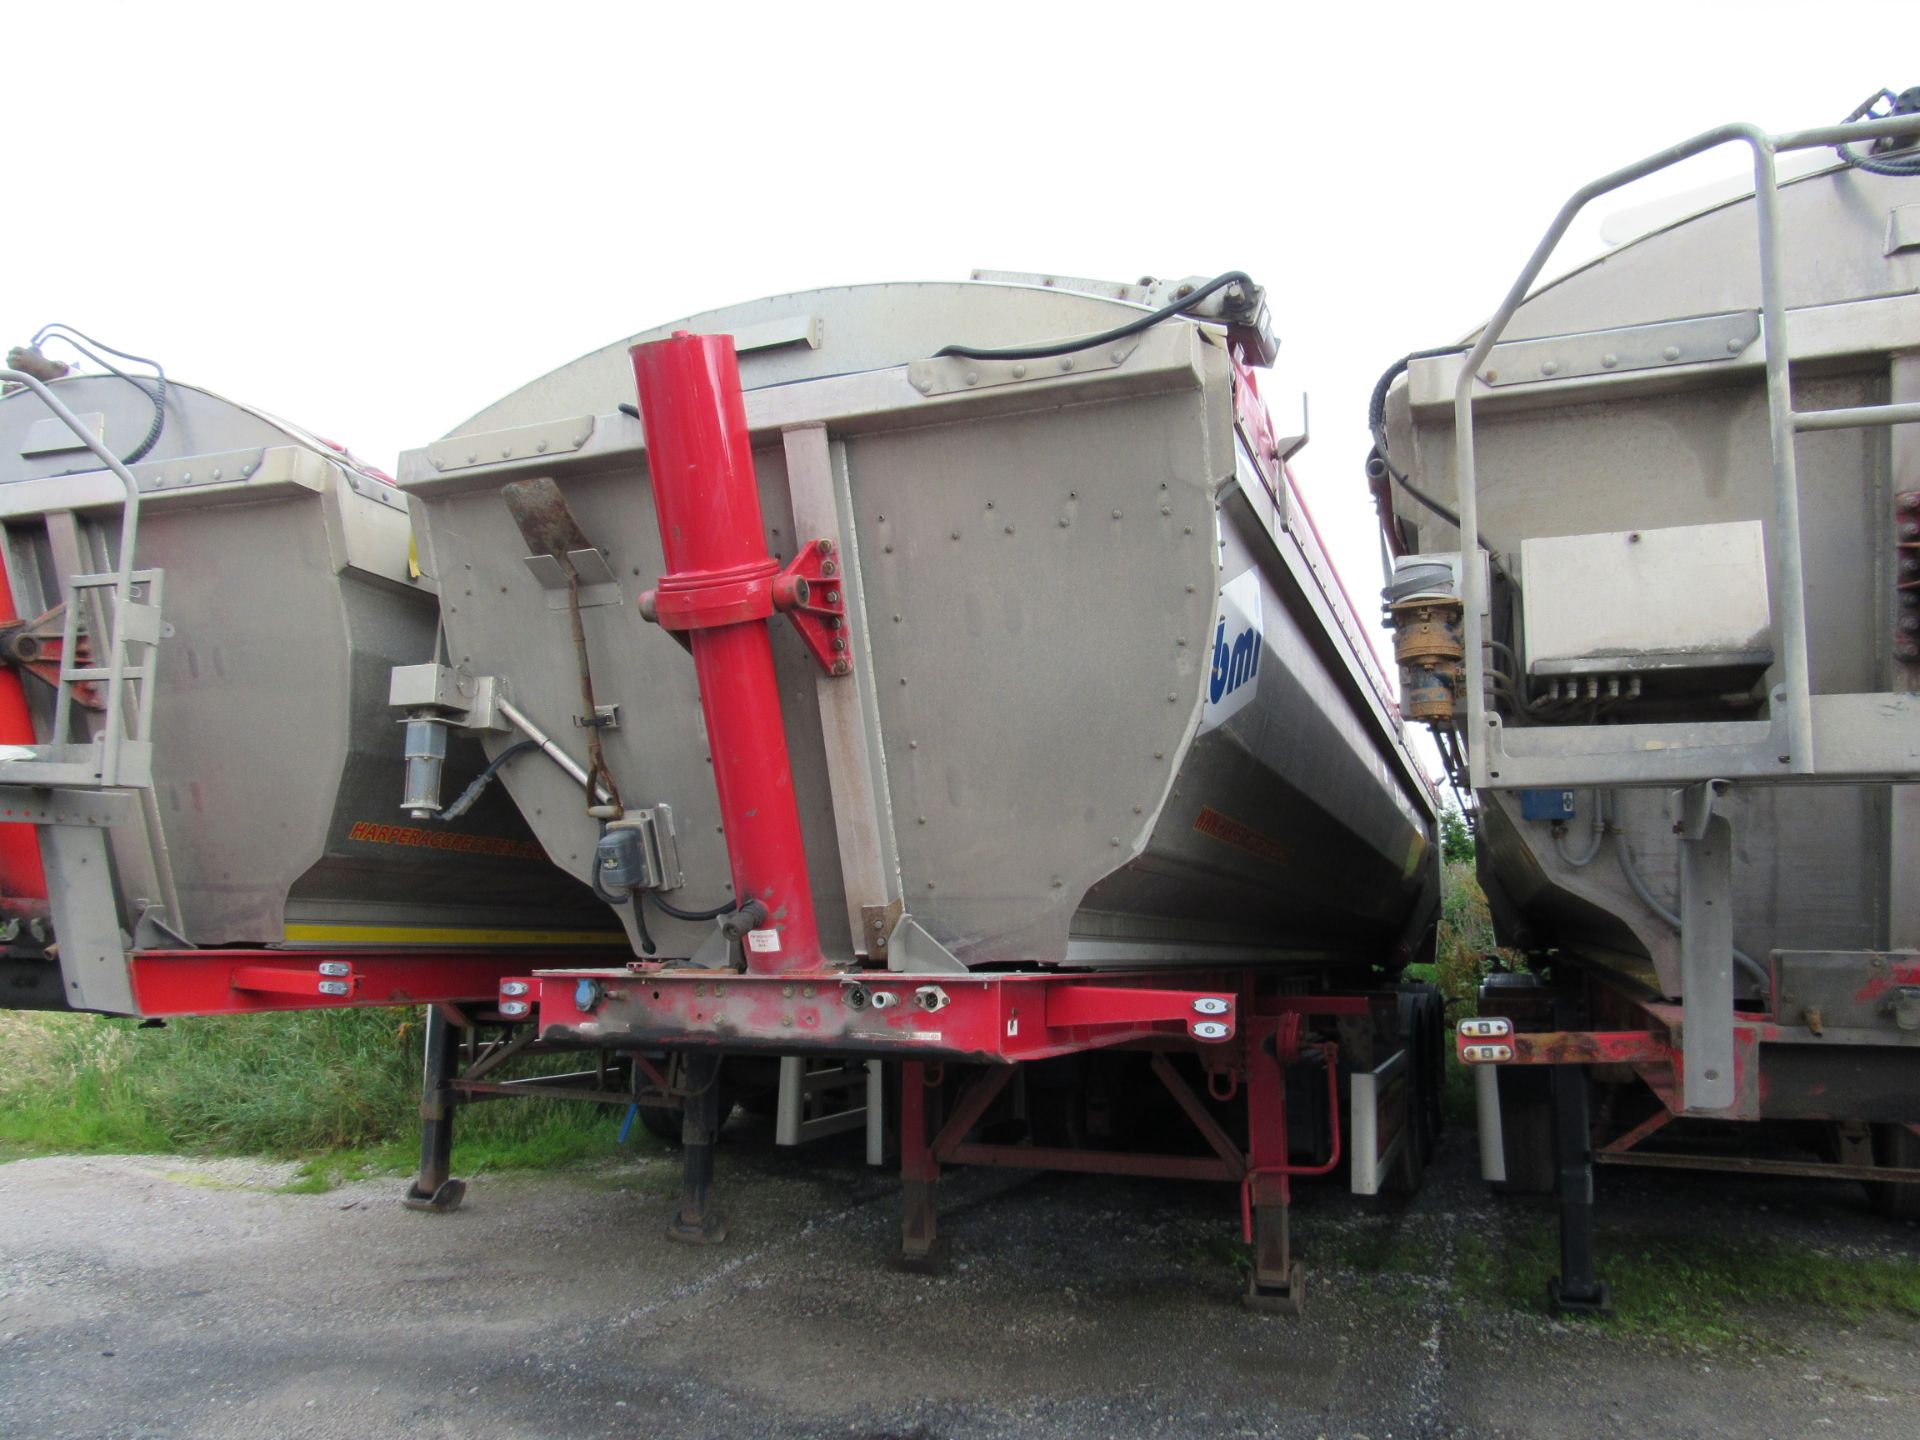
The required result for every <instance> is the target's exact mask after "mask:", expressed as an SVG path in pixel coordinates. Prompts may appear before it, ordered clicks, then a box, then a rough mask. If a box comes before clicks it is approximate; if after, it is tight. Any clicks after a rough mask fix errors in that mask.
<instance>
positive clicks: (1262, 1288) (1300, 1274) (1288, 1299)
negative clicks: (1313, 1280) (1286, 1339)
mask: <svg viewBox="0 0 1920 1440" xmlns="http://www.w3.org/2000/svg"><path fill="white" fill-rule="evenodd" d="M1240 1301H1241V1303H1242V1304H1243V1305H1245V1306H1246V1307H1247V1309H1249V1310H1258V1311H1260V1312H1261V1313H1262V1314H1266V1315H1298V1314H1299V1313H1300V1311H1301V1309H1302V1308H1303V1307H1304V1306H1305V1305H1306V1302H1307V1272H1306V1269H1305V1267H1303V1266H1302V1265H1301V1264H1300V1262H1299V1261H1297V1260H1296V1261H1294V1263H1293V1265H1292V1267H1291V1268H1289V1269H1288V1271H1287V1283H1286V1284H1284V1285H1263V1284H1261V1283H1260V1281H1259V1280H1258V1279H1257V1278H1256V1279H1255V1280H1254V1281H1253V1282H1252V1283H1251V1284H1249V1285H1248V1286H1247V1293H1246V1294H1244V1295H1242V1296H1241V1297H1240Z"/></svg>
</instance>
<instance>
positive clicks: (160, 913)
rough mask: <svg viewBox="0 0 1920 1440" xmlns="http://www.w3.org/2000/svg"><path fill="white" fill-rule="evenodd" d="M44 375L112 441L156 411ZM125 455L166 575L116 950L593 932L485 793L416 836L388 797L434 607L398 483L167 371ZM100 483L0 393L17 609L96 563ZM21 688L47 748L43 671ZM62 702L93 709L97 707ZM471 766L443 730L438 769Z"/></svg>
mask: <svg viewBox="0 0 1920 1440" xmlns="http://www.w3.org/2000/svg"><path fill="white" fill-rule="evenodd" d="M52 390H53V393H54V394H55V395H56V396H57V397H58V398H59V399H60V400H62V401H63V402H64V403H65V404H66V406H67V407H68V408H69V409H70V410H72V411H74V412H76V413H77V414H78V415H79V416H80V418H81V419H82V420H83V421H85V422H86V423H87V424H89V425H90V426H91V427H92V429H93V431H94V433H95V434H96V436H98V437H99V438H101V439H103V440H104V442H105V443H106V445H107V446H108V448H110V449H112V450H114V451H115V453H117V454H126V453H129V452H130V451H132V450H133V448H134V446H135V445H136V444H138V443H139V442H140V440H141V439H142V438H143V437H144V436H145V435H146V433H147V430H148V427H149V425H150V424H151V422H152V420H153V413H154V412H153V406H152V403H151V402H150V400H149V399H148V398H147V397H146V396H145V395H144V394H142V393H140V392H139V391H137V390H136V389H135V388H134V387H133V386H132V385H130V384H129V383H128V382H126V381H124V380H120V379H117V378H114V377H110V376H72V377H69V378H66V379H62V380H57V381H55V382H53V385H52ZM132 469H133V473H134V475H135V476H136V478H137V479H138V481H139V483H140V488H141V496H142V498H141V517H140V524H139V530H138V534H137V537H136V539H135V543H134V551H135V564H136V566H137V567H138V568H139V569H140V570H143V571H144V570H153V569H157V570H159V571H161V572H162V574H163V594H162V595H161V597H160V609H161V615H162V619H163V622H164V625H165V629H164V631H163V633H162V638H161V641H160V644H159V646H158V647H157V651H156V653H157V657H158V658H157V662H156V664H157V668H156V679H155V693H154V703H153V714H152V734H151V739H152V742H153V750H152V763H151V776H152V783H151V785H150V786H142V787H137V796H138V801H139V815H140V819H139V821H138V822H137V823H131V824H123V825H118V826H116V827H114V828H113V829H112V830H111V831H110V832H108V833H109V844H110V847H111V855H112V863H113V868H114V873H115V880H116V884H115V892H114V893H115V898H116V900H117V902H118V904H119V906H120V910H121V914H120V926H121V928H122V930H123V931H124V932H125V933H126V934H127V935H129V936H131V937H133V942H134V945H135V947H136V948H159V949H169V948H177V947H179V946H180V945H181V944H182V943H183V942H185V943H187V944H192V945H199V946H215V945H255V946H258V945H306V946H329V947H334V946H342V945H347V946H351V945H375V946H383V947H391V946H395V945H410V944H448V943H454V944H461V945H469V946H470V945H479V944H497V943H502V942H507V941H526V940H530V939H533V938H535V937H536V934H538V935H540V936H541V937H542V938H544V939H546V940H547V941H549V942H559V941H563V940H565V939H566V938H569V937H575V936H581V935H584V934H587V933H590V932H591V933H594V934H595V937H596V938H597V939H599V940H602V941H604V940H605V938H606V931H607V926H606V922H605V917H604V912H603V908H602V907H601V906H600V905H599V904H598V902H596V901H594V899H593V898H592V896H591V894H590V893H588V892H587V891H586V890H585V889H584V888H582V887H581V886H580V885H579V884H578V883H577V882H575V881H573V880H571V879H569V878H568V877H567V876H565V875H563V874H561V873H560V872H559V871H557V870H556V869H554V867H553V866H552V865H551V863H550V862H549V861H548V860H547V858H546V856H545V854H544V852H542V851H541V850H540V848H539V847H538V846H537V845H536V844H535V843H534V842H533V839H532V836H531V835H530V834H529V833H528V831H527V829H526V826H525V825H524V824H523V823H522V822H521V820H520V818H519V815H518V813H517V812H516V811H515V809H514V808H513V806H512V805H511V804H510V803H508V802H507V801H506V799H505V797H504V796H490V797H488V798H487V799H486V800H484V801H483V802H482V803H481V804H480V805H478V806H476V807H475V809H474V810H473V811H472V812H471V813H470V814H469V815H467V816H466V817H464V818H463V819H462V820H461V821H459V822H458V823H457V824H454V825H451V826H445V827H442V831H441V833H438V834H433V835H430V834H427V833H426V832H425V831H424V830H422V829H421V827H420V826H419V824H418V822H415V821H412V820H409V819H407V817H405V816H404V815H403V814H402V813H401V812H400V809H399V805H398V801H399V789H398V787H397V785H396V783H395V777H396V775H397V773H398V767H399V765H400V755H401V733H402V732H401V726H400V725H399V724H397V723H396V720H395V717H394V715H393V712H392V711H391V710H390V709H389V708H388V705H387V691H388V680H389V672H390V670H391V668H392V667H393V665H395V664H396V663H402V662H406V661H415V660H425V659H429V658H431V657H432V655H433V653H434V646H435V642H436V626H437V619H438V611H439V602H438V597H437V595H436V593H435V587H434V585H433V583H432V582H431V581H430V580H426V579H424V578H423V577H420V576H418V575H416V574H414V573H411V567H410V563H409V517H408V513H407V502H406V499H405V497H404V496H402V495H401V494H400V493H399V491H398V490H396V489H395V488H394V487H393V486H392V484H391V483H390V482H388V481H387V480H385V479H384V478H382V477H379V476H377V475H375V474H373V473H371V472H368V471H365V470H363V469H362V468H361V467H360V466H359V465H358V464H357V462H353V461H351V460H350V459H349V458H348V457H347V456H346V455H344V454H343V453H342V452H340V451H338V450H336V449H334V448H332V447H330V446H328V445H327V444H326V443H324V442H322V441H319V440H316V439H315V438H314V437H313V436H311V435H308V434H306V433H305V432H303V431H300V430H298V429H296V428H294V427H291V426H288V425H285V424H283V423H282V422H280V421H277V420H274V419H272V418H271V417H268V416H265V415H262V414H259V413H257V412H255V411H252V410H250V409H247V408H246V407H244V406H241V405H237V404H234V403H232V402H230V401H227V400H224V399H222V398H220V397H219V396H216V395H213V394H210V393H208V392H206V391H204V390H199V389H195V388H193V387H191V386H187V385H182V384H178V383H170V384H169V385H168V388H167V392H166V411H165V425H164V428H163V429H162V431H161V433H160V436H159V439H158V442H157V443H156V444H155V445H154V447H153V449H152V450H151V451H150V452H149V453H148V454H147V455H146V456H145V457H144V458H143V459H142V460H141V461H140V462H139V463H137V464H136V465H134V466H133V467H132ZM122 495H123V491H122V489H121V483H120V482H119V481H118V480H116V479H115V478H114V477H113V476H112V475H111V474H110V473H108V472H107V471H105V470H103V469H101V468H100V465H99V462H98V461H97V460H96V459H95V458H94V457H93V456H92V454H90V453H89V452H88V451H87V450H86V449H85V448H84V447H82V446H81V445H80V444H79V443H78V442H77V441H76V440H75V439H74V438H73V437H72V435H71V434H70V433H69V432H68V431H67V430H66V429H65V428H64V427H63V426H62V425H61V423H60V421H59V420H57V419H55V418H54V417H53V416H52V415H51V414H50V413H49V412H48V409H47V407H46V406H45V405H44V404H43V403H42V402H41V401H40V399H39V398H38V397H36V396H35V395H33V394H31V393H28V392H25V391H20V392H17V393H15V394H13V395H10V396H8V397H6V398H5V399H4V400H0V524H4V532H5V540H6V544H5V547H4V553H5V561H6V571H7V580H8V583H9V584H10V586H11V589H12V594H13V597H14V602H15V607H16V609H17V611H18V612H19V614H20V615H21V616H23V617H26V618H28V619H31V618H32V617H35V616H37V615H41V614H43V613H45V612H48V611H52V610H53V609H55V607H57V606H59V605H60V604H61V603H62V599H63V596H64V595H65V593H66V586H67V582H68V580H69V579H70V577H71V576H72V575H74V574H75V573H77V572H79V573H85V572H102V571H110V570H111V569H112V568H113V566H114V564H115V563H116V562H117V560H118V555H117V549H118V540H119V533H120V532H119V521H120V512H121V510H122V508H123V507H122V504H121V498H122ZM95 593H98V592H95ZM96 618H97V617H96ZM88 628H92V627H91V625H90V623H89V624H83V629H88ZM52 633H53V634H54V635H55V636H56V637H57V635H58V633H59V630H58V627H57V625H56V626H55V627H54V628H53V632H52ZM95 633H98V632H97V631H96V632H95ZM24 683H25V686H26V690H27V694H28V698H29V702H30V704H31V706H32V708H33V710H34V712H35V718H36V724H37V727H38V729H39V737H40V739H41V740H42V741H43V742H44V741H46V740H48V739H49V738H51V737H50V736H49V734H48V730H49V727H50V724H51V720H52V714H53V708H54V704H53V701H54V687H53V685H52V684H50V683H47V682H45V681H43V680H39V679H35V678H33V677H30V676H29V677H25V679H24ZM74 715H75V717H76V723H77V724H78V725H80V726H81V727H83V728H84V729H85V730H86V731H87V732H89V733H92V732H95V731H97V730H98V729H99V726H100V716H99V714H98V712H96V711H90V710H85V709H80V708H78V707H76V709H75V710H74ZM64 738H71V739H76V740H80V739H84V738H85V736H84V735H76V736H72V737H64ZM484 763H485V762H484V759H483V757H482V756H481V754H480V752H479V749H478V747H477V746H474V745H472V744H471V743H470V742H460V743H459V744H458V745H457V746H456V748H455V750H454V751H453V753H452V755H451V756H450V758H449V761H448V767H449V772H450V783H455V784H457V783H461V782H462V781H464V780H465V779H468V778H471V777H472V776H473V775H474V774H475V773H477V771H478V770H479V768H480V767H481V766H482V765H483V764H484ZM43 833H44V832H43ZM50 868H51V867H50ZM49 880H50V883H52V884H55V885H58V884H59V883H60V879H59V877H57V876H55V875H52V874H50V875H49ZM111 1001H112V997H110V996H108V997H103V996H94V997H92V998H91V1001H90V1004H91V1006H92V1008H119V1007H116V1006H115V1005H114V1004H113V1003H111ZM128 1008H130V1007H128Z"/></svg>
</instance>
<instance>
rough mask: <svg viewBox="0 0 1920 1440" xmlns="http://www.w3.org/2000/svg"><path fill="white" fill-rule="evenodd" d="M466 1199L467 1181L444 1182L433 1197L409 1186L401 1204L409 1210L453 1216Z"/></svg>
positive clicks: (414, 1186)
mask: <svg viewBox="0 0 1920 1440" xmlns="http://www.w3.org/2000/svg"><path fill="white" fill-rule="evenodd" d="M466 1198H467V1182H466V1181H464V1180H443V1181H441V1182H440V1186H439V1188H438V1189H436V1190H435V1191H434V1192H433V1193H432V1194H431V1195H429V1194H426V1193H425V1192H424V1191H422V1190H421V1189H420V1188H419V1186H417V1185H409V1186H408V1187H407V1193H406V1194H405V1195H404V1196H402V1197H401V1200H400V1203H401V1204H402V1205H404V1206H406V1207H407V1209H409V1210H424V1211H427V1212H429V1213H431V1214H434V1215H451V1214H452V1213H453V1212H454V1211H456V1210H458V1209H459V1208H460V1202H461V1201H462V1200H464V1199H466Z"/></svg>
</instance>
